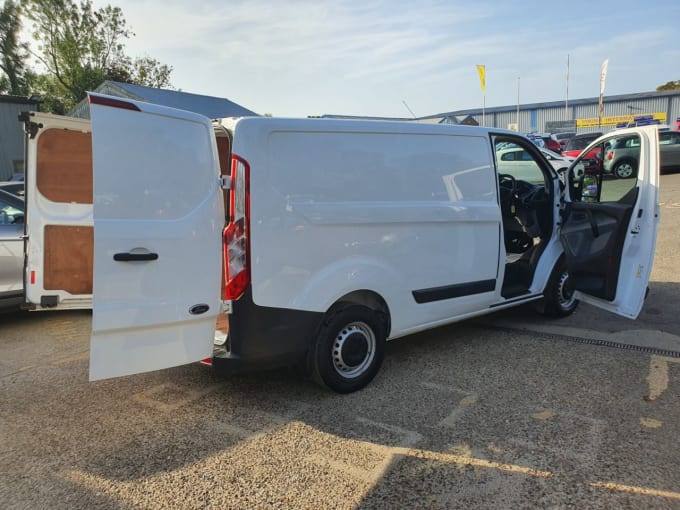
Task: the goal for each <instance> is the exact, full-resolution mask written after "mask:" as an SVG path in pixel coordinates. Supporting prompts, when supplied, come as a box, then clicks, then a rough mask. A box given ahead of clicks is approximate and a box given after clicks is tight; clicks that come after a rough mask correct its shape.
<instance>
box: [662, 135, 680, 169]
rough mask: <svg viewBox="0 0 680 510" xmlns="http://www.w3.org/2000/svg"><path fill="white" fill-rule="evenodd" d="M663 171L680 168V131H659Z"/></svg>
mask: <svg viewBox="0 0 680 510" xmlns="http://www.w3.org/2000/svg"><path fill="white" fill-rule="evenodd" d="M659 155H660V157H661V171H662V172H667V171H668V170H680V131H659Z"/></svg>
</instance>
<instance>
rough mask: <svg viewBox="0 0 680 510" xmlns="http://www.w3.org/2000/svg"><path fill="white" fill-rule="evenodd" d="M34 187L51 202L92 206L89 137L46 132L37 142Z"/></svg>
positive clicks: (65, 130) (69, 132)
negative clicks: (35, 185)
mask: <svg viewBox="0 0 680 510" xmlns="http://www.w3.org/2000/svg"><path fill="white" fill-rule="evenodd" d="M36 166H37V168H36V172H37V176H36V184H37V186H38V190H39V191H40V193H41V194H42V195H43V196H44V197H45V198H47V199H48V200H50V201H52V202H63V203H68V204H70V203H76V204H91V203H92V136H91V134H90V133H83V132H82V131H71V130H68V129H56V128H51V129H46V130H45V131H43V132H42V133H40V138H38V157H37V161H36Z"/></svg>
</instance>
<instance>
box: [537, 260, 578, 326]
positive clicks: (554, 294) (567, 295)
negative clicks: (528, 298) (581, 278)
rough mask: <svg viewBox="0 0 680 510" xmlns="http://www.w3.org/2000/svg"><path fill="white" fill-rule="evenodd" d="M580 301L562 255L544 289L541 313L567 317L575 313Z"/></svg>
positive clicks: (549, 315)
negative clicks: (570, 282) (571, 283)
mask: <svg viewBox="0 0 680 510" xmlns="http://www.w3.org/2000/svg"><path fill="white" fill-rule="evenodd" d="M578 303H579V301H578V299H574V289H572V288H571V286H570V285H569V272H568V271H567V266H566V264H565V263H564V257H562V258H560V259H559V260H558V261H557V264H555V268H554V269H553V271H552V273H551V274H550V279H549V280H548V284H547V285H546V286H545V290H544V291H543V310H542V311H541V313H542V314H543V315H547V316H548V317H567V316H568V315H571V314H572V313H574V310H576V307H577V306H578Z"/></svg>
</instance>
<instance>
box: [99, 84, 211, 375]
mask: <svg viewBox="0 0 680 510" xmlns="http://www.w3.org/2000/svg"><path fill="white" fill-rule="evenodd" d="M89 100H90V112H91V118H92V153H93V164H94V186H93V188H94V190H93V206H94V214H93V216H94V284H93V290H94V292H93V318H92V337H91V344H90V380H96V379H103V378H108V377H116V376H121V375H128V374H134V373H139V372H145V371H149V370H157V369H160V368H166V367H171V366H176V365H181V364H184V363H189V362H192V361H197V360H200V359H203V358H206V357H210V356H211V355H212V347H213V341H214V331H215V320H216V317H217V315H218V312H219V303H220V285H221V278H220V275H221V260H222V230H223V227H224V205H223V199H222V190H221V187H220V186H219V173H220V169H219V160H218V154H217V147H216V143H215V137H214V134H213V127H212V125H211V123H210V121H209V120H208V119H207V118H205V117H203V116H201V115H197V114H194V113H190V112H185V111H180V110H175V109H172V108H166V107H160V106H156V105H151V104H147V103H141V102H135V101H129V100H121V99H119V98H113V97H108V96H102V95H95V94H91V95H90V97H89Z"/></svg>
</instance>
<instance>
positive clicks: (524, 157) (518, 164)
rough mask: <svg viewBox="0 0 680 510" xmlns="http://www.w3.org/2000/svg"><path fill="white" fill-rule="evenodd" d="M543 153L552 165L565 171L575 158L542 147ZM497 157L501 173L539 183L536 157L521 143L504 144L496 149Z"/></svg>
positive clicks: (558, 169)
mask: <svg viewBox="0 0 680 510" xmlns="http://www.w3.org/2000/svg"><path fill="white" fill-rule="evenodd" d="M539 150H540V151H541V154H543V156H544V157H545V159H547V160H548V161H549V162H550V164H551V165H552V167H553V168H554V169H555V170H556V171H558V172H563V171H564V170H566V169H567V168H569V166H570V165H571V163H572V162H573V161H574V160H575V158H567V157H563V156H561V155H560V154H557V153H556V152H553V151H550V150H548V149H545V148H540V147H539ZM496 159H497V161H498V167H499V170H498V171H499V173H509V174H512V175H513V176H514V177H515V178H517V179H520V180H524V181H527V182H531V183H532V184H539V183H540V182H541V181H540V176H539V179H536V178H535V177H536V175H537V174H536V157H535V156H533V155H532V154H530V153H529V152H527V151H526V150H525V149H524V148H522V147H520V146H519V145H515V144H510V145H506V146H504V147H503V148H502V149H500V150H498V151H496Z"/></svg>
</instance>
